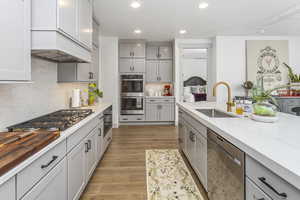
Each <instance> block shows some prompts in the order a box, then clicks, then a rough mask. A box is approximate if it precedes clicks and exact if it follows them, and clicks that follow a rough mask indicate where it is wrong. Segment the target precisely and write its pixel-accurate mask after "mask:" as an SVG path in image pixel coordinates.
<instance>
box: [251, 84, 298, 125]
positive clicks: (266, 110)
mask: <svg viewBox="0 0 300 200" xmlns="http://www.w3.org/2000/svg"><path fill="white" fill-rule="evenodd" d="M291 86H294V85H293V84H287V85H282V86H279V87H276V88H274V89H270V90H264V89H263V88H262V87H257V86H255V87H253V88H252V90H251V95H252V99H253V100H254V101H255V103H254V104H253V114H252V116H251V117H252V119H254V120H256V121H261V122H275V121H277V120H278V117H277V113H278V104H277V101H276V99H275V98H274V97H273V96H272V93H273V92H274V91H277V90H279V89H283V88H288V87H291Z"/></svg>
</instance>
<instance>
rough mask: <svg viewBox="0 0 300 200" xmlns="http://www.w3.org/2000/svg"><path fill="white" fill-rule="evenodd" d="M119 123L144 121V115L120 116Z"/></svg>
mask: <svg viewBox="0 0 300 200" xmlns="http://www.w3.org/2000/svg"><path fill="white" fill-rule="evenodd" d="M120 121H121V122H139V121H141V122H142V121H145V116H144V115H121V116H120Z"/></svg>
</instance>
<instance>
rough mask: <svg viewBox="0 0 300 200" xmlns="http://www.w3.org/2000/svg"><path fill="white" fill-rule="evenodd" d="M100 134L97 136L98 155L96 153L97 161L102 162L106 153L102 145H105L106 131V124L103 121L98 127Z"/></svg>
mask: <svg viewBox="0 0 300 200" xmlns="http://www.w3.org/2000/svg"><path fill="white" fill-rule="evenodd" d="M97 128H98V134H97V140H96V143H97V153H96V156H97V161H99V160H101V158H102V155H103V153H104V152H102V143H103V133H104V132H103V129H104V122H103V119H101V120H100V123H99V125H98V127H97Z"/></svg>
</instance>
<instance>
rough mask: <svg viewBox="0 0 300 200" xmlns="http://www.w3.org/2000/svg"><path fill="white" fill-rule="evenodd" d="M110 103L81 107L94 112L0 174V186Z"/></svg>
mask: <svg viewBox="0 0 300 200" xmlns="http://www.w3.org/2000/svg"><path fill="white" fill-rule="evenodd" d="M111 105H112V103H100V104H99V105H96V106H92V107H83V108H82V109H93V111H94V112H93V113H92V114H91V115H89V116H88V117H86V118H85V119H83V120H82V121H80V122H78V123H77V124H75V125H74V126H72V127H71V128H69V129H67V130H65V131H62V132H61V133H60V137H59V138H57V139H56V140H54V141H53V142H51V143H50V144H48V145H47V146H45V147H44V148H43V149H41V150H40V151H38V152H37V153H35V154H33V155H32V156H30V157H29V158H27V159H26V160H24V161H22V162H21V163H20V164H18V165H17V166H15V167H14V168H12V169H11V170H9V171H8V172H6V173H5V174H3V175H2V176H0V186H1V185H2V184H4V183H5V182H6V181H8V180H9V179H11V178H12V177H14V176H15V175H17V174H18V173H19V172H20V171H22V170H23V169H25V168H26V167H27V166H29V165H30V164H31V163H33V162H34V161H35V160H37V159H38V158H40V157H41V156H43V155H44V154H45V153H47V152H48V151H49V150H51V149H52V148H53V147H55V146H56V145H58V144H59V143H61V142H63V141H64V140H66V139H67V138H68V137H70V136H71V135H72V134H73V133H75V132H76V131H77V130H78V129H80V128H81V127H82V126H84V125H85V124H87V123H88V122H90V121H91V120H92V119H94V118H95V117H97V116H98V115H99V114H101V113H102V112H103V111H104V110H105V109H106V108H108V107H109V106H111Z"/></svg>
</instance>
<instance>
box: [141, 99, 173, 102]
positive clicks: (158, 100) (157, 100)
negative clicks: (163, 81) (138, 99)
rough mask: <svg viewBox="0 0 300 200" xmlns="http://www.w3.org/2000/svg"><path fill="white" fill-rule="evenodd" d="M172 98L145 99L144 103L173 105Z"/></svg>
mask: <svg viewBox="0 0 300 200" xmlns="http://www.w3.org/2000/svg"><path fill="white" fill-rule="evenodd" d="M174 102H175V99H173V98H147V99H146V103H174Z"/></svg>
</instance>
